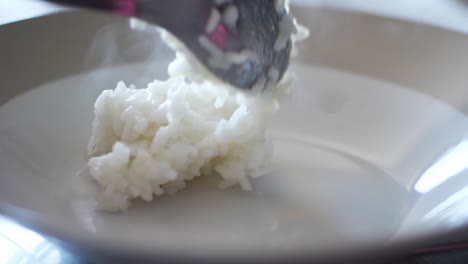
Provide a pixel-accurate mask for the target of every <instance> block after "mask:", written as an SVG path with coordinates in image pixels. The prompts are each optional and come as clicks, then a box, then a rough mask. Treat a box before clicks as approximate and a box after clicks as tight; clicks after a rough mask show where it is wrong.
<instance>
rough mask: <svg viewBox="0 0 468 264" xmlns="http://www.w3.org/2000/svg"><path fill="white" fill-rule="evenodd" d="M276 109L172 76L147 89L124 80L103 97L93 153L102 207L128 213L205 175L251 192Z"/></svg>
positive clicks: (268, 102) (263, 99)
mask: <svg viewBox="0 0 468 264" xmlns="http://www.w3.org/2000/svg"><path fill="white" fill-rule="evenodd" d="M180 59H183V57H182V56H180V55H179V56H178V60H180ZM174 63H175V64H178V63H180V61H176V62H174ZM275 106H276V101H275V100H274V99H273V97H272V96H253V95H249V94H245V93H242V92H238V91H235V90H233V89H232V88H231V87H227V86H226V87H223V84H220V83H215V82H211V81H206V82H203V83H194V82H190V81H187V80H186V79H185V78H184V77H182V76H173V75H171V77H170V78H169V79H168V80H166V81H154V82H152V83H150V84H148V87H147V88H145V89H136V88H135V87H133V86H130V87H127V86H126V85H125V84H124V83H122V82H120V83H119V84H118V85H117V88H116V89H115V90H106V91H104V92H103V93H102V94H101V95H100V96H99V97H98V99H97V100H96V103H95V120H94V121H93V133H92V137H91V139H90V142H89V147H88V153H89V154H90V155H91V156H93V157H92V158H91V159H90V160H89V163H88V164H89V168H90V172H91V175H92V177H93V178H94V179H95V180H96V181H97V182H98V183H99V185H100V187H101V190H102V193H101V197H100V198H99V205H100V207H101V209H103V210H109V211H122V210H126V209H128V207H129V206H130V200H131V199H133V198H138V197H139V198H141V199H143V200H145V201H151V200H152V199H153V197H154V196H159V195H162V194H164V193H174V192H176V191H177V190H179V189H181V188H183V187H185V184H186V183H185V182H186V181H188V180H192V179H194V178H195V177H198V176H200V175H202V174H212V173H216V174H218V175H220V176H221V178H222V182H221V183H220V186H221V187H227V186H229V185H233V184H240V185H241V187H242V188H243V189H244V190H250V189H251V185H250V182H249V179H248V177H249V176H253V177H255V176H259V175H261V174H262V171H263V170H264V169H265V166H267V161H268V160H269V158H270V155H271V153H272V144H271V142H269V141H267V140H266V138H265V135H264V134H265V129H266V125H267V123H268V120H269V118H270V116H271V115H272V114H273V112H274V111H275V108H276V107H275Z"/></svg>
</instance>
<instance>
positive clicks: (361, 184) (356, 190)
mask: <svg viewBox="0 0 468 264" xmlns="http://www.w3.org/2000/svg"><path fill="white" fill-rule="evenodd" d="M315 12H317V11H316V10H314V9H311V10H309V11H308V13H307V14H315ZM326 12H328V13H329V16H328V17H325V16H322V17H321V16H315V17H314V18H313V19H309V20H307V19H306V20H305V22H306V25H307V26H309V27H312V35H311V41H310V42H308V43H306V44H305V45H303V46H302V49H303V50H304V51H303V53H301V54H304V55H303V56H301V58H300V59H299V60H298V61H296V62H295V63H294V64H293V66H292V67H293V70H294V72H295V73H296V75H297V81H296V84H297V85H296V87H295V88H294V92H293V94H292V96H291V98H290V99H289V100H288V101H287V102H285V103H284V104H283V105H282V108H281V110H280V112H279V113H278V115H277V116H276V117H275V120H274V122H273V124H272V126H271V129H270V130H269V136H270V137H271V138H272V139H273V140H274V143H275V153H274V157H273V166H274V170H273V172H272V173H271V174H270V175H266V176H264V177H263V178H260V179H258V180H256V181H255V182H254V191H253V192H251V193H247V192H243V191H241V190H240V189H239V188H231V189H228V190H225V191H220V190H218V189H217V188H216V183H217V180H218V179H216V178H211V177H205V178H200V179H197V180H195V181H193V182H190V184H189V187H188V188H187V189H185V190H183V191H181V192H180V193H178V194H177V195H175V196H164V197H161V198H159V199H157V200H156V201H154V202H151V203H143V202H137V203H136V204H135V205H134V207H133V208H131V209H130V210H129V211H128V212H126V213H122V214H105V213H101V212H97V211H95V209H94V204H95V202H94V199H93V198H94V197H93V195H94V192H95V188H94V187H95V185H94V182H93V181H92V180H91V179H90V176H89V174H88V172H87V169H86V144H87V140H88V138H89V136H90V128H91V121H92V119H93V103H94V100H95V99H96V97H97V95H98V94H99V93H100V92H101V91H102V90H104V89H112V88H114V87H115V84H116V82H117V81H118V80H122V79H123V80H126V81H127V82H129V83H138V84H140V85H141V84H144V83H145V82H148V81H150V80H151V78H155V77H158V78H161V76H164V69H165V67H166V64H167V61H168V57H169V56H170V55H168V54H167V53H166V50H164V52H162V51H158V50H157V51H156V53H152V56H151V58H154V57H158V59H159V61H157V62H155V61H154V60H138V59H136V61H137V62H134V63H130V62H121V61H117V62H116V61H115V60H112V63H108V64H106V65H101V66H100V67H99V68H98V69H95V70H92V71H88V72H84V73H81V74H79V73H78V71H79V67H77V68H76V69H75V70H70V71H69V73H72V74H73V76H71V77H67V78H63V79H60V80H55V81H47V82H46V83H45V84H42V85H39V86H36V87H34V88H33V87H27V85H26V84H25V81H24V80H18V81H15V80H13V81H10V83H8V82H6V83H5V84H3V85H2V87H6V86H5V85H7V84H8V85H9V86H11V85H15V84H16V83H18V85H19V86H21V84H23V86H24V87H25V88H31V89H28V90H29V91H27V92H25V93H23V94H21V95H19V96H17V97H15V98H11V96H9V95H8V94H11V93H12V92H11V91H9V92H8V91H7V92H5V94H7V95H8V96H6V95H5V96H3V97H2V98H6V99H8V102H6V103H5V104H4V105H3V106H2V107H1V108H0V124H1V125H0V210H2V211H3V212H4V213H5V214H8V215H10V216H12V217H14V218H15V219H17V220H19V221H20V222H22V223H25V224H27V225H29V226H32V227H36V228H38V229H39V230H40V231H42V232H44V233H45V234H48V235H52V236H53V237H55V238H58V239H61V240H62V241H72V242H73V243H72V244H73V245H74V246H75V247H78V248H80V247H85V248H93V247H95V248H108V249H113V250H119V251H120V252H125V253H132V254H140V253H141V254H147V255H152V256H158V255H168V256H181V255H190V256H226V255H241V256H249V255H270V256H272V255H282V254H286V253H291V252H301V251H303V252H307V253H308V254H310V255H312V256H318V255H320V254H323V252H330V251H334V250H336V251H337V252H339V251H341V250H345V249H350V248H352V249H365V248H372V247H373V246H375V245H384V244H386V243H388V242H389V241H391V242H395V243H399V242H401V241H404V240H408V239H413V238H416V237H419V236H422V235H427V234H431V233H436V232H440V231H448V230H453V229H454V228H457V227H460V226H462V225H464V224H467V223H468V213H467V212H468V208H467V204H468V187H467V186H468V170H467V168H468V117H467V115H466V112H464V111H465V110H464V109H466V108H464V107H465V105H466V103H467V102H468V92H467V91H465V90H463V89H459V88H457V86H456V85H457V84H460V83H461V84H464V85H468V77H466V76H464V78H460V76H461V75H460V73H459V72H458V71H461V70H462V69H458V68H454V69H452V70H451V71H445V72H441V71H438V72H439V73H440V74H441V75H443V77H440V78H438V76H436V75H428V74H420V73H419V72H418V71H417V69H413V68H411V65H412V64H415V65H417V63H418V59H419V61H421V62H426V61H427V60H428V58H427V55H428V54H433V56H435V57H436V59H437V60H440V61H443V60H444V59H448V58H452V53H453V52H454V51H453V50H452V49H453V48H454V45H452V46H450V47H448V48H447V50H448V49H449V48H450V49H451V50H452V51H451V53H447V54H448V55H447V57H444V56H443V55H440V53H431V51H423V52H421V51H420V50H419V49H417V48H416V46H417V45H416V44H417V43H413V42H412V41H413V39H411V38H410V40H407V39H405V38H404V36H407V34H408V32H407V31H406V30H408V29H409V30H410V31H411V30H413V29H414V28H416V29H417V30H416V31H415V32H413V33H415V34H416V33H417V34H419V35H418V38H417V40H418V42H421V41H422V42H424V41H425V40H426V39H433V38H435V37H436V36H435V35H437V34H439V35H438V36H443V35H444V34H449V35H450V36H453V39H455V40H459V39H462V40H463V41H465V43H468V39H467V38H466V37H461V36H460V35H456V34H455V33H450V32H448V33H447V32H445V31H442V30H437V29H433V28H427V27H424V26H420V25H415V24H406V23H404V22H397V21H394V20H388V19H383V18H376V17H369V16H364V15H358V14H350V13H337V12H332V11H323V10H322V11H321V13H320V14H323V13H326ZM317 14H319V13H317ZM337 14H340V15H341V16H339V17H338V16H337ZM54 16H55V17H54ZM54 16H52V18H43V19H42V20H40V22H41V23H42V24H45V25H47V23H51V20H58V21H60V20H64V23H66V19H67V17H68V16H64V15H63V14H62V15H54ZM71 16H78V17H79V16H83V17H88V18H89V17H91V18H93V19H95V20H99V19H101V17H100V16H96V15H90V14H86V13H74V14H71ZM357 18H359V19H360V20H359V21H360V22H359V23H351V22H353V21H355V20H356V19H357ZM48 19H49V20H48ZM106 19H107V18H106ZM366 19H367V20H369V21H371V22H372V21H373V20H375V21H378V22H380V23H381V25H380V26H381V28H380V29H381V30H382V29H384V28H387V29H388V28H389V27H390V28H392V29H391V32H390V33H388V34H383V35H384V36H388V35H390V36H388V38H389V39H391V38H392V37H395V36H398V37H399V38H398V41H395V42H394V43H393V44H392V42H390V43H387V45H390V46H391V45H396V46H397V47H400V48H401V54H402V55H401V56H400V58H399V60H397V59H396V58H389V60H388V61H387V60H382V61H380V60H376V59H375V57H367V56H364V57H363V58H362V59H360V60H358V61H356V63H355V65H356V66H355V67H352V65H353V62H352V61H348V60H346V61H341V60H342V59H344V58H345V57H346V56H342V57H340V56H339V55H340V54H342V53H346V54H348V55H347V57H348V58H349V57H350V56H351V57H352V56H356V55H359V54H360V53H362V54H365V52H366V50H367V52H368V53H369V54H371V55H372V54H381V56H382V57H385V56H388V54H385V53H386V52H387V50H388V49H387V48H388V47H385V46H384V47H380V46H379V45H375V43H373V42H372V41H371V39H374V38H375V37H376V36H375V34H376V33H375V32H374V31H373V28H367V31H366V25H367V23H364V26H363V25H362V24H361V23H363V21H365V20H366ZM328 20H331V21H335V22H334V24H333V26H323V27H322V28H321V29H319V27H317V26H316V25H318V24H320V23H318V22H321V23H322V24H325V23H326V22H327V21H328ZM346 20H347V22H348V23H345V22H344V21H346ZM119 21H120V20H119ZM375 21H374V22H375ZM90 23H91V22H90ZM39 24H40V23H39ZM117 24H118V26H116V27H115V28H117V31H113V30H114V29H115V28H113V27H111V29H109V28H107V29H106V31H104V33H103V32H102V31H101V34H100V35H99V36H100V37H97V40H98V41H95V42H94V44H93V45H94V46H93V47H94V48H95V50H99V51H101V52H102V51H103V50H105V49H103V48H102V47H103V46H102V45H108V43H109V41H111V42H112V41H122V43H128V39H127V40H125V39H124V40H122V39H119V38H115V35H112V34H110V35H109V34H108V33H109V32H114V33H115V32H117V33H118V32H125V30H124V29H121V28H120V27H122V26H123V24H121V23H120V24H119V23H117ZM337 25H341V26H342V27H346V29H347V30H356V28H360V29H361V31H357V32H356V35H359V34H367V37H368V38H369V41H364V42H362V43H365V44H366V45H368V47H367V48H363V47H357V46H353V45H352V44H353V43H354V42H353V41H356V39H354V38H353V39H352V40H348V46H345V49H344V48H343V47H341V46H340V45H341V44H340V43H336V40H337V39H338V38H343V39H346V38H350V37H352V34H348V33H347V32H346V31H345V30H344V29H341V28H339V27H337ZM389 25H391V26H389ZM407 25H410V26H409V27H404V26H407ZM29 26H30V27H32V24H31V25H29ZM314 26H315V28H314ZM372 27H376V28H378V26H377V25H375V24H373V26H372ZM332 28H333V29H334V30H331V29H332ZM29 30H32V29H29ZM327 30H328V31H327ZM362 30H364V33H362ZM106 32H107V33H106ZM377 32H381V31H377ZM392 32H393V33H392ZM325 33H326V34H328V35H324V34H325ZM53 34H58V35H60V34H61V33H60V32H54V33H53ZM53 34H52V35H53ZM373 34H374V35H373ZM381 34H382V33H381ZM392 34H393V35H392ZM117 35H118V34H117ZM411 36H412V35H411ZM356 37H359V36H356ZM360 39H361V40H363V38H360ZM324 41H327V42H329V43H334V44H330V45H328V46H327V47H326V48H325V47H324V46H321V43H325V42H324ZM309 43H312V44H310V46H309ZM88 44H89V43H88ZM41 45H45V44H41ZM96 45H97V46H96ZM99 45H101V46H99ZM314 45H316V46H315V47H314ZM431 47H432V46H431V45H430V44H428V45H427V48H428V49H429V48H431ZM106 48H107V49H111V48H110V47H108V46H106ZM132 48H135V47H134V46H130V47H128V46H125V45H124V44H122V45H121V46H117V50H121V51H124V52H125V51H129V50H130V51H131V50H132ZM334 49H335V50H334ZM353 49H354V50H353ZM111 50H112V49H111ZM149 50H152V48H150V49H149ZM417 50H419V51H420V52H421V54H422V55H424V57H422V58H415V60H411V59H412V58H411V56H409V57H405V56H404V55H405V54H406V53H408V54H412V52H415V51H417ZM13 51H15V50H14V49H13ZM440 51H441V49H439V52H440ZM443 51H444V50H443V49H442V52H443ZM15 52H17V51H15ZM50 52H52V50H51V51H50ZM139 52H140V51H139ZM315 52H317V53H315ZM460 52H461V51H460ZM137 53H138V52H137ZM19 54H20V53H18V52H17V53H16V55H17V56H19ZM51 54H53V53H51ZM95 54H102V53H95ZM114 54H121V53H119V52H117V53H114ZM395 54H397V53H392V54H390V55H392V56H394V55H395ZM82 55H83V54H82ZM130 55H132V56H134V57H136V58H138V56H135V54H133V53H130ZM10 56H11V55H10ZM78 57H79V56H78ZM81 57H83V56H81ZM106 57H107V56H106ZM88 58H90V57H88ZM107 58H108V57H107ZM28 59H30V60H31V63H32V64H36V65H39V63H40V62H41V60H44V61H45V62H47V54H43V57H28ZM93 59H94V60H99V59H96V58H91V60H93ZM405 60H406V61H405ZM26 61H27V60H26ZM88 62H89V60H88ZM311 62H315V63H311ZM386 62H387V63H388V64H386V65H383V64H385V63H386ZM398 62H400V64H401V65H400V67H403V66H402V65H406V66H408V65H409V66H408V67H409V68H408V69H407V70H406V72H405V71H401V69H399V68H393V67H397V66H398V65H397V63H398ZM372 63H374V64H372ZM456 63H458V64H461V63H464V62H462V61H461V59H460V60H458V61H456V62H455V64H456ZM363 65H364V66H363ZM19 66H21V65H20V64H19ZM48 66H50V67H52V68H54V67H55V68H59V67H57V66H52V65H50V64H49V65H46V66H44V67H48ZM420 66H421V67H422V66H424V65H420ZM427 68H428V69H427V72H430V71H432V70H436V67H435V66H433V65H431V66H428V67H427ZM26 69H27V67H26ZM148 69H151V72H148ZM465 69H466V68H465ZM366 71H367V72H366ZM140 73H141V74H140ZM371 73H375V74H371ZM396 73H402V74H400V75H398V74H396ZM23 74H25V76H27V75H26V73H23ZM385 74H387V75H386V76H382V75H385ZM36 75H37V76H39V77H36V78H37V79H38V80H40V78H41V76H42V77H44V76H43V75H40V74H38V73H36ZM31 76H35V75H34V74H33V75H31ZM370 76H372V77H370ZM405 76H406V77H407V78H406V79H405ZM451 76H453V77H454V78H455V77H456V80H455V83H454V84H450V83H447V84H444V85H442V84H440V85H438V86H437V85H435V84H429V83H433V82H438V81H439V80H440V79H447V80H450V78H451ZM25 78H26V77H25ZM392 78H393V80H392ZM432 79H434V81H432ZM402 80H403V81H402ZM38 82H39V81H38ZM425 83H427V84H428V85H427V87H429V88H428V89H425V87H424V85H423V84H425ZM410 85H413V86H410ZM12 89H13V87H12ZM446 94H450V96H449V97H447V96H446ZM19 208H22V209H25V210H22V209H19Z"/></svg>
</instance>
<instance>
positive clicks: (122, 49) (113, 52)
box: [84, 18, 174, 88]
mask: <svg viewBox="0 0 468 264" xmlns="http://www.w3.org/2000/svg"><path fill="white" fill-rule="evenodd" d="M173 59H174V52H173V51H172V50H171V49H170V48H169V47H168V46H167V45H166V44H164V42H163V41H162V40H161V37H160V34H159V32H158V31H157V27H156V26H153V25H149V24H146V23H144V22H142V21H139V20H136V19H133V18H132V19H130V20H129V19H125V18H116V20H115V22H112V23H111V24H108V25H107V26H104V27H103V28H101V29H100V30H98V31H97V33H96V35H95V37H94V39H93V41H92V42H91V45H90V48H89V50H88V52H87V54H86V56H85V58H84V66H85V68H86V69H94V70H93V71H91V74H90V75H89V78H92V81H93V82H95V81H96V82H100V81H103V80H108V79H109V78H113V77H112V76H113V75H112V68H116V67H125V66H130V65H131V66H132V67H131V68H129V71H125V74H124V75H123V76H119V79H115V83H117V82H118V81H120V80H123V81H125V82H126V83H127V84H135V85H136V86H140V87H144V86H145V85H146V84H147V83H149V82H151V81H153V80H154V79H162V80H164V79H166V78H167V76H168V75H167V66H168V64H169V62H170V61H172V60H173ZM133 66H135V67H133ZM101 69H109V70H108V71H101ZM131 69H134V70H131ZM135 69H137V70H135ZM106 72H108V74H107V73H106ZM107 88H111V87H107Z"/></svg>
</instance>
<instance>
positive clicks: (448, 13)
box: [292, 0, 468, 33]
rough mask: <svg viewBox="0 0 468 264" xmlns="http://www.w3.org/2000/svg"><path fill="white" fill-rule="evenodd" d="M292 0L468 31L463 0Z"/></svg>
mask: <svg viewBox="0 0 468 264" xmlns="http://www.w3.org/2000/svg"><path fill="white" fill-rule="evenodd" d="M292 2H293V3H294V2H297V3H304V4H310V5H313V6H322V7H328V8H338V9H343V10H354V11H359V12H366V13H370V14H376V15H382V16H388V17H395V18H400V19H404V20H410V21H415V22H419V23H425V24H430V25H434V26H439V27H443V28H447V29H452V30H456V31H460V32H464V33H468V1H463V0H393V1H387V0H372V1H369V0H292Z"/></svg>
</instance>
